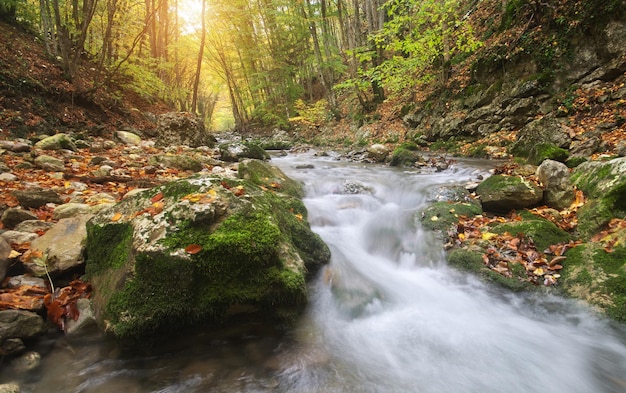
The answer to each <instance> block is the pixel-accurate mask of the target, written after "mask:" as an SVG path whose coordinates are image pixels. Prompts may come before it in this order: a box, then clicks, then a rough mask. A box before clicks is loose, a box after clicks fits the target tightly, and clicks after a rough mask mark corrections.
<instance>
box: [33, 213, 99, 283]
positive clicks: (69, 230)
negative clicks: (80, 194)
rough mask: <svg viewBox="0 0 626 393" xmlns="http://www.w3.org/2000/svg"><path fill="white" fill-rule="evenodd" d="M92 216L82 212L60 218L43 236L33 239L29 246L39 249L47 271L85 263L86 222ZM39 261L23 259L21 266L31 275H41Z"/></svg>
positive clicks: (62, 270)
mask: <svg viewBox="0 0 626 393" xmlns="http://www.w3.org/2000/svg"><path fill="white" fill-rule="evenodd" d="M90 218H91V216H90V215H88V214H82V215H78V216H75V217H71V218H64V219H61V220H59V222H57V223H56V225H55V226H53V227H52V228H50V230H48V232H46V233H45V234H44V235H43V236H41V237H39V238H37V239H35V240H34V241H33V242H32V243H31V246H30V250H31V252H33V253H36V252H38V251H39V252H41V253H42V254H43V258H44V261H45V263H46V265H47V270H48V274H50V275H51V276H59V275H61V274H62V273H65V272H67V271H70V270H73V269H75V268H77V267H79V266H80V265H82V264H83V263H84V249H85V238H86V237H87V232H86V229H85V223H86V222H87V221H88V220H89V219H90ZM37 262H38V261H36V260H32V259H28V260H26V261H23V264H24V267H25V268H26V269H27V270H28V271H29V272H30V273H32V274H33V275H35V276H38V277H42V276H44V275H46V269H45V268H44V267H42V266H41V265H40V264H39V263H37Z"/></svg>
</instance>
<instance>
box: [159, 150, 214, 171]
mask: <svg viewBox="0 0 626 393" xmlns="http://www.w3.org/2000/svg"><path fill="white" fill-rule="evenodd" d="M148 164H149V165H154V166H158V165H162V166H164V167H166V168H176V169H180V170H182V171H192V172H200V171H201V170H202V163H201V162H200V161H198V160H196V159H195V158H192V157H189V156H185V155H169V154H158V155H155V156H152V157H150V159H149V160H148Z"/></svg>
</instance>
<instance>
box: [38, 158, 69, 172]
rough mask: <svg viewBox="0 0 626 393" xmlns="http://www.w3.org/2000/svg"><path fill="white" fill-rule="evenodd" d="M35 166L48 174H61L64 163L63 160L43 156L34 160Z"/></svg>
mask: <svg viewBox="0 0 626 393" xmlns="http://www.w3.org/2000/svg"><path fill="white" fill-rule="evenodd" d="M35 166H36V167H37V168H40V169H43V170H44V171H48V172H62V171H64V170H65V162H63V160H60V159H58V158H56V157H52V156H48V155H45V154H42V155H40V156H38V157H37V158H35Z"/></svg>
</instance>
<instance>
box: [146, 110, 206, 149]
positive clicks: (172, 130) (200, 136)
mask: <svg viewBox="0 0 626 393" xmlns="http://www.w3.org/2000/svg"><path fill="white" fill-rule="evenodd" d="M152 136H154V137H155V145H156V146H178V145H186V146H191V147H199V146H209V147H213V146H215V143H216V140H215V137H214V136H213V135H211V134H210V133H209V132H207V130H206V128H205V127H204V122H203V121H202V119H201V118H199V117H197V116H195V115H193V114H191V113H187V112H169V113H164V114H162V115H160V116H159V117H158V124H157V128H156V130H155V131H154V135H152Z"/></svg>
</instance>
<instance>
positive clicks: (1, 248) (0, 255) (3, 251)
mask: <svg viewBox="0 0 626 393" xmlns="http://www.w3.org/2000/svg"><path fill="white" fill-rule="evenodd" d="M11 250H12V249H11V245H10V244H9V243H7V242H6V240H4V239H3V238H1V237H0V282H1V281H2V280H4V277H5V276H6V274H7V270H8V269H9V266H10V265H11V259H10V258H9V255H11Z"/></svg>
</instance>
